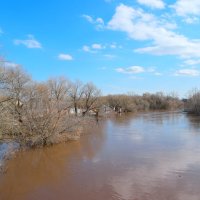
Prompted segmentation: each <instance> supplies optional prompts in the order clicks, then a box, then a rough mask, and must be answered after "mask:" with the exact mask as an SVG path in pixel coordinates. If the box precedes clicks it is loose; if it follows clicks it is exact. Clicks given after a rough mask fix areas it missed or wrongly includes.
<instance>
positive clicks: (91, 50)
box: [82, 43, 122, 53]
mask: <svg viewBox="0 0 200 200" xmlns="http://www.w3.org/2000/svg"><path fill="white" fill-rule="evenodd" d="M117 48H122V46H120V45H117V44H116V43H111V44H100V43H94V44H91V45H84V46H83V47H82V50H83V51H85V52H89V53H97V52H98V51H100V50H105V49H110V50H111V49H117Z"/></svg>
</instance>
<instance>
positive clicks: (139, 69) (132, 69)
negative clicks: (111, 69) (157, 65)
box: [116, 66, 145, 74]
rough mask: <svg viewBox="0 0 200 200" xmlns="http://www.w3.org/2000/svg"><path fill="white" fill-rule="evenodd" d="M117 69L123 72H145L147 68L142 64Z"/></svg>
mask: <svg viewBox="0 0 200 200" xmlns="http://www.w3.org/2000/svg"><path fill="white" fill-rule="evenodd" d="M116 71H117V72H119V73H123V74H140V73H143V72H145V69H144V68H143V67H141V66H132V67H128V68H117V69H116Z"/></svg>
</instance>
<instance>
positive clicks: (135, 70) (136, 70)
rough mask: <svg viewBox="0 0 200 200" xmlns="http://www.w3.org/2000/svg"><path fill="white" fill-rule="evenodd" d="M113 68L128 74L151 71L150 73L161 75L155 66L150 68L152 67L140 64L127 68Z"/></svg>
mask: <svg viewBox="0 0 200 200" xmlns="http://www.w3.org/2000/svg"><path fill="white" fill-rule="evenodd" d="M115 70H116V71H117V72H118V73H122V74H129V75H133V74H142V73H151V74H152V75H155V76H161V75H162V74H161V73H160V72H157V71H156V70H155V68H152V67H149V68H144V67H142V66H131V67H127V68H123V67H120V68H116V69H115Z"/></svg>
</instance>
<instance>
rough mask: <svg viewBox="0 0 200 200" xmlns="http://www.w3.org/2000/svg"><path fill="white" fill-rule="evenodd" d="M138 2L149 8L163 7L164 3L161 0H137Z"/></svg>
mask: <svg viewBox="0 0 200 200" xmlns="http://www.w3.org/2000/svg"><path fill="white" fill-rule="evenodd" d="M137 2H138V3H139V4H142V5H145V6H148V7H150V8H157V9H163V8H165V4H164V2H163V1H162V0H137Z"/></svg>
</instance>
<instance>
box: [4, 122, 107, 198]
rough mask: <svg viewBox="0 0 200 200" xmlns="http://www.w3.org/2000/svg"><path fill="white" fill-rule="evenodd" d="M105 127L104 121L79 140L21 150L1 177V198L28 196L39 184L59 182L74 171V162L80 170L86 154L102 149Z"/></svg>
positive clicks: (90, 157)
mask: <svg viewBox="0 0 200 200" xmlns="http://www.w3.org/2000/svg"><path fill="white" fill-rule="evenodd" d="M103 129H104V127H103V124H100V125H99V127H97V126H96V125H93V126H92V128H91V129H90V133H89V134H88V135H85V136H84V135H83V136H82V138H81V140H79V141H72V142H68V143H66V144H60V145H55V146H53V147H46V148H42V149H35V150H30V151H24V152H19V153H18V154H17V156H16V158H14V159H12V160H10V161H9V162H8V165H7V167H8V171H7V174H5V175H2V176H1V177H0V199H1V200H4V199H5V200H9V199H11V200H13V199H16V200H17V199H20V200H21V199H25V198H26V197H25V195H30V194H31V193H32V192H33V191H34V190H36V189H38V188H42V187H45V186H46V185H52V184H53V185H54V184H59V183H60V182H62V180H63V177H65V181H66V180H67V179H68V178H69V176H70V174H71V173H72V169H71V167H72V165H73V167H74V166H76V167H77V170H79V168H80V167H81V165H80V164H79V163H80V162H82V161H83V159H84V158H88V159H93V158H94V156H95V155H96V153H97V152H98V151H100V149H101V147H102V145H103V142H104V134H103V132H102V131H103ZM91 132H92V133H91ZM74 158H76V159H74ZM73 162H78V164H77V163H76V165H74V164H73Z"/></svg>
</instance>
